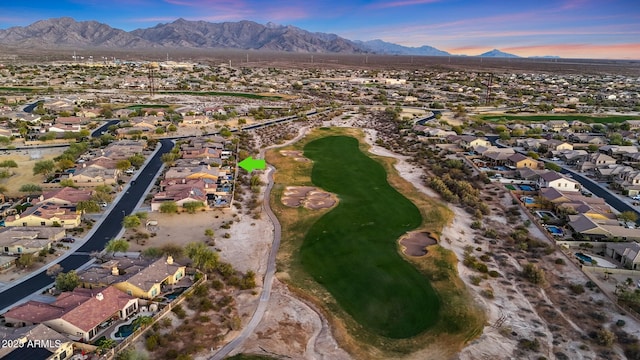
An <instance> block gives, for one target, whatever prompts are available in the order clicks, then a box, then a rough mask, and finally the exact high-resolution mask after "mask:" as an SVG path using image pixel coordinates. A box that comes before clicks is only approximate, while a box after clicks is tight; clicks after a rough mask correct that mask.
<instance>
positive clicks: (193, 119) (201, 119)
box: [181, 115, 211, 125]
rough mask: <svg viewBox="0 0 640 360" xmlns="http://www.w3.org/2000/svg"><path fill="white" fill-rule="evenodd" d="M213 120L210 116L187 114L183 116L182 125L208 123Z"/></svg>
mask: <svg viewBox="0 0 640 360" xmlns="http://www.w3.org/2000/svg"><path fill="white" fill-rule="evenodd" d="M210 122H211V119H209V117H208V116H204V115H187V116H184V117H183V118H182V123H181V124H182V125H206V124H208V123H210Z"/></svg>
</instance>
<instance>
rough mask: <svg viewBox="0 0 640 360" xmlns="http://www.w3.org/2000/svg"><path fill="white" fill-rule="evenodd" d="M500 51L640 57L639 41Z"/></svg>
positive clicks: (478, 50) (470, 51)
mask: <svg viewBox="0 0 640 360" xmlns="http://www.w3.org/2000/svg"><path fill="white" fill-rule="evenodd" d="M489 50H491V48H488V47H478V46H461V47H455V48H450V49H447V51H448V52H450V53H452V54H466V55H479V54H482V53H484V52H486V51H489ZM500 50H501V51H504V52H507V53H511V54H515V55H518V56H523V57H528V56H544V55H554V56H560V57H563V58H590V59H634V60H638V59H640V43H627V44H603V45H598V44H595V45H594V44H570V43H569V44H555V45H532V46H507V47H501V48H500Z"/></svg>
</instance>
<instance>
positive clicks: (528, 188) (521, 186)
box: [518, 185, 533, 191]
mask: <svg viewBox="0 0 640 360" xmlns="http://www.w3.org/2000/svg"><path fill="white" fill-rule="evenodd" d="M518 187H519V188H520V190H522V191H533V187H531V186H529V185H518Z"/></svg>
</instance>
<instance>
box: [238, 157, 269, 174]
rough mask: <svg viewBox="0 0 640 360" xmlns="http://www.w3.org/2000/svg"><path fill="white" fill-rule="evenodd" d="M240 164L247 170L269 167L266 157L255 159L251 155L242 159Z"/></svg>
mask: <svg viewBox="0 0 640 360" xmlns="http://www.w3.org/2000/svg"><path fill="white" fill-rule="evenodd" d="M238 165H239V166H240V167H241V168H243V169H245V170H247V172H252V171H253V170H256V169H257V170H264V169H265V168H266V167H267V164H266V163H265V161H264V159H262V160H261V159H254V158H252V157H251V156H249V157H248V158H246V159H244V160H242V161H240V162H239V163H238Z"/></svg>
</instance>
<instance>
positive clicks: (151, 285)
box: [78, 256, 186, 299]
mask: <svg viewBox="0 0 640 360" xmlns="http://www.w3.org/2000/svg"><path fill="white" fill-rule="evenodd" d="M185 275H186V266H184V265H180V264H177V263H175V262H173V258H172V257H171V256H169V257H167V258H166V259H165V258H161V259H157V260H147V259H127V258H123V259H114V260H111V261H107V262H106V263H104V264H100V265H97V266H92V267H90V268H88V269H85V270H83V271H80V272H78V277H79V278H80V281H81V282H82V284H83V286H85V287H93V288H100V287H107V286H110V285H112V286H113V287H115V288H117V289H119V290H120V291H123V292H125V293H127V294H129V295H131V296H135V297H138V298H143V299H153V298H155V297H157V296H159V295H160V294H162V293H163V292H164V291H165V290H166V287H170V286H172V285H176V284H177V283H178V282H180V280H182V279H183V278H184V277H185Z"/></svg>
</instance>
